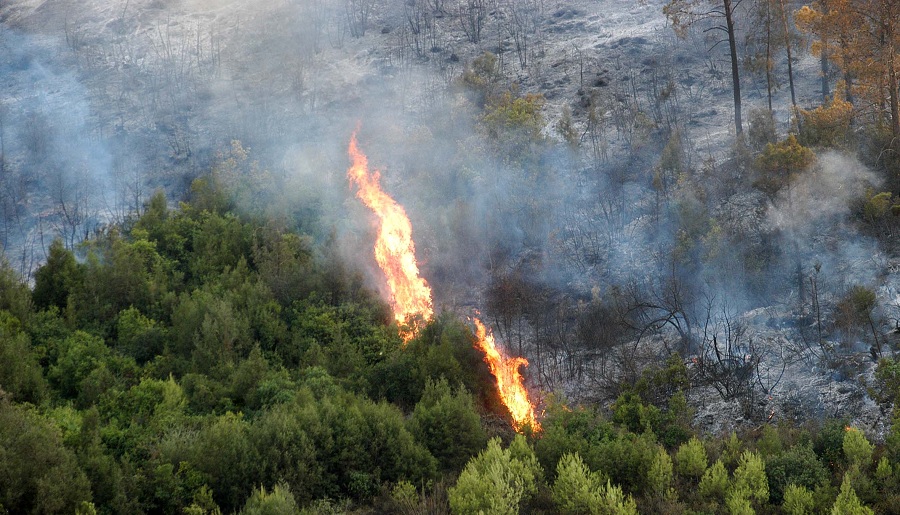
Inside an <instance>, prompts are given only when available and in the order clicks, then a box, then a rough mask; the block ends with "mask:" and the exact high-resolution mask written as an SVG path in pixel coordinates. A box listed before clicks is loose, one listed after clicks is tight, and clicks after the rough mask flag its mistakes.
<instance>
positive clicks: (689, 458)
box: [675, 437, 708, 479]
mask: <svg viewBox="0 0 900 515" xmlns="http://www.w3.org/2000/svg"><path fill="white" fill-rule="evenodd" d="M707 463H708V462H707V457H706V449H705V448H704V447H703V442H701V441H700V440H698V439H697V437H693V438H691V439H690V440H688V441H687V442H685V443H683V444H681V446H680V447H679V448H678V452H677V453H676V454H675V470H676V471H677V472H678V474H679V475H681V476H683V477H689V478H693V479H699V478H700V477H701V476H703V473H704V472H706V467H707Z"/></svg>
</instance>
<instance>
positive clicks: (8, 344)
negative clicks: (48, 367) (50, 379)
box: [0, 311, 47, 404]
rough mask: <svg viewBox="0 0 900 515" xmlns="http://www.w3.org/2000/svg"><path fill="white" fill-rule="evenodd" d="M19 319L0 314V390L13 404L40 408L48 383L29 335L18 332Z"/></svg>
mask: <svg viewBox="0 0 900 515" xmlns="http://www.w3.org/2000/svg"><path fill="white" fill-rule="evenodd" d="M18 322H19V321H18V319H16V318H13V316H12V315H11V314H10V313H9V312H8V311H0V388H2V389H3V390H4V391H5V392H6V393H7V394H8V395H10V396H11V397H12V400H15V401H17V402H30V403H33V404H40V402H41V401H42V400H43V399H44V398H45V397H46V395H47V382H46V381H45V380H44V375H43V371H42V370H41V366H40V364H39V363H38V360H37V355H36V354H35V353H34V351H33V349H32V348H31V341H30V338H28V335H27V334H25V333H23V332H21V331H20V330H18V329H17V326H18V325H19V323H18Z"/></svg>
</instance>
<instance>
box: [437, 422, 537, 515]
mask: <svg viewBox="0 0 900 515" xmlns="http://www.w3.org/2000/svg"><path fill="white" fill-rule="evenodd" d="M542 475H543V471H542V470H541V466H540V465H538V462H537V458H536V457H535V456H534V452H533V451H531V449H530V448H529V447H528V444H527V443H525V438H524V437H523V436H522V435H516V438H515V440H513V443H512V444H510V447H509V448H507V449H503V448H501V447H500V439H499V438H494V439H492V440H491V441H490V442H488V446H487V449H485V450H484V451H482V452H481V453H479V454H478V456H476V457H474V458H472V459H471V460H469V463H468V464H466V468H465V469H464V470H463V471H462V474H460V475H459V480H458V481H457V482H456V486H454V487H452V488H450V492H449V493H450V508H451V509H452V510H453V512H454V513H458V514H461V515H468V514H472V515H474V514H477V513H485V514H487V513H491V514H495V515H515V514H517V513H518V512H519V506H520V505H521V504H522V503H523V502H524V501H525V500H527V499H528V498H530V497H531V496H533V495H534V494H535V493H536V492H537V482H538V481H539V480H540V479H541V476H542Z"/></svg>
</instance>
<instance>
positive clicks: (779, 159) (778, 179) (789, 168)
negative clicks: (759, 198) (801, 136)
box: [755, 134, 816, 197]
mask: <svg viewBox="0 0 900 515" xmlns="http://www.w3.org/2000/svg"><path fill="white" fill-rule="evenodd" d="M815 161H816V155H815V153H813V151H812V150H810V149H809V148H807V147H804V146H803V145H801V144H800V142H799V141H797V138H796V137H794V135H793V134H791V135H789V136H788V137H787V139H785V140H784V141H780V142H778V143H774V144H772V143H769V144H767V145H766V148H765V150H764V151H763V153H762V154H761V155H760V156H759V158H758V159H757V162H756V166H757V168H758V169H759V171H760V176H759V178H758V179H757V181H756V183H755V185H756V186H757V187H758V188H759V189H761V190H762V191H763V192H765V193H766V194H767V195H769V196H770V197H774V196H775V195H776V194H777V193H778V191H780V190H781V189H782V188H784V187H785V186H787V185H788V184H790V182H791V181H792V180H793V179H794V177H795V176H796V175H797V174H799V173H801V172H803V171H805V170H807V169H808V168H810V167H811V166H812V165H813V164H814V163H815Z"/></svg>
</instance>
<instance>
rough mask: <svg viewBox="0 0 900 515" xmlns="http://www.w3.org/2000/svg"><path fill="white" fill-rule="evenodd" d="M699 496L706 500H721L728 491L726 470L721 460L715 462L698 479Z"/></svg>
mask: <svg viewBox="0 0 900 515" xmlns="http://www.w3.org/2000/svg"><path fill="white" fill-rule="evenodd" d="M698 490H699V492H700V495H701V496H703V497H704V498H705V499H707V500H723V499H724V498H725V493H726V492H727V491H728V470H726V469H725V465H724V464H723V463H722V460H716V462H715V463H713V465H712V467H710V468H708V469H707V470H706V472H704V473H703V477H701V478H700V485H699V487H698Z"/></svg>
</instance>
